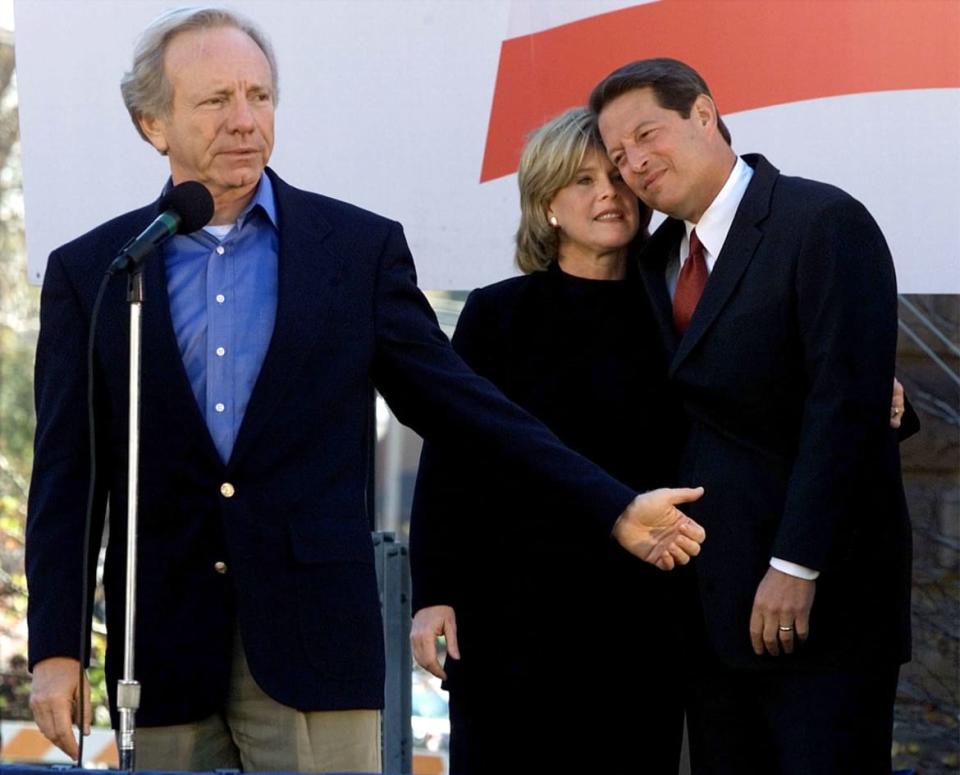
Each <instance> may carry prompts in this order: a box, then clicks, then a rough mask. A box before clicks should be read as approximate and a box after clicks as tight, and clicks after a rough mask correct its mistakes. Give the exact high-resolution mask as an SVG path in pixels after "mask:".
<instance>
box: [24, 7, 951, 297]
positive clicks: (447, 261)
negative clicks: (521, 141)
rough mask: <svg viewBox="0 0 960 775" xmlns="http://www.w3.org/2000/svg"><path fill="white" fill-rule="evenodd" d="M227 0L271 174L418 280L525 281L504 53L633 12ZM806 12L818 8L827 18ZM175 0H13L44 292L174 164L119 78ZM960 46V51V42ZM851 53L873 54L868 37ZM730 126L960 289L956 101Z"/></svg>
mask: <svg viewBox="0 0 960 775" xmlns="http://www.w3.org/2000/svg"><path fill="white" fill-rule="evenodd" d="M837 1H838V2H842V1H844V0H837ZM231 5H232V7H235V8H236V9H238V10H240V11H243V12H245V13H247V14H248V15H250V16H251V17H253V18H254V19H255V20H256V21H258V22H259V23H260V24H261V25H262V26H263V27H264V29H265V30H266V31H267V33H268V34H269V35H270V37H271V39H272V40H273V43H274V45H275V47H276V49H277V55H278V59H279V69H280V89H281V96H280V105H279V109H278V112H277V144H276V149H275V152H274V156H273V159H272V161H271V166H273V167H274V168H275V169H276V170H277V171H278V172H279V173H280V175H282V176H283V177H284V178H285V179H286V180H288V181H289V182H291V183H293V184H294V185H298V186H300V187H303V188H307V189H311V190H315V191H319V192H321V193H325V194H328V195H330V196H334V197H338V198H342V199H346V200H348V201H351V202H354V203H355V204H358V205H360V206H363V207H366V208H369V209H371V210H375V211H377V212H380V213H382V214H384V215H387V216H389V217H391V218H395V219H397V220H399V221H401V222H402V223H403V224H404V226H405V228H406V231H407V236H408V239H409V241H410V244H411V248H412V249H413V253H414V257H415V258H416V261H417V266H418V270H419V275H420V284H421V286H422V287H424V288H433V289H441V288H446V289H455V288H473V287H475V286H478V285H482V284H486V283H489V282H492V281H494V280H496V279H500V278H502V277H504V276H507V275H509V274H512V273H514V272H515V271H516V270H515V269H514V268H513V265H512V235H513V232H514V230H515V228H516V223H517V217H518V207H517V195H516V179H515V176H514V175H512V174H511V175H507V176H504V177H499V178H496V179H493V180H489V181H487V182H483V183H481V182H480V169H481V165H482V162H483V155H484V147H485V143H486V138H487V128H488V123H489V121H490V117H491V105H492V101H493V96H494V88H495V82H496V77H497V68H498V63H499V60H500V47H501V44H502V43H503V41H504V40H507V39H510V38H515V37H517V36H520V35H525V34H528V33H532V32H537V31H540V30H545V29H549V28H552V27H555V26H557V25H561V24H565V23H568V22H575V21H578V20H580V19H583V18H586V17H591V16H595V15H597V14H600V13H603V12H606V11H611V10H615V9H619V8H624V7H627V6H633V5H637V3H636V2H625V1H623V0H621V1H619V2H618V1H617V0H555V1H551V0H472V1H467V0H462V1H458V0H238V1H237V2H233V3H231ZM809 5H810V7H811V13H814V12H815V11H814V10H813V9H816V8H820V9H823V8H825V7H826V8H829V7H830V4H813V3H811V4H809ZM170 6H171V3H170V2H167V1H165V0H138V1H137V2H133V1H132V0H126V1H124V0H17V2H16V6H15V20H16V43H17V78H18V88H19V95H20V123H21V132H22V150H23V168H24V195H25V210H26V228H27V247H28V257H29V275H30V279H31V281H32V282H39V281H40V279H41V278H42V273H43V266H44V264H45V261H46V256H47V255H48V253H49V252H50V250H51V249H53V248H54V247H56V246H57V245H59V244H61V243H63V242H65V241H67V240H69V239H71V238H73V237H75V236H77V235H79V234H80V233H82V232H84V231H86V230H88V229H90V228H92V227H93V226H95V225H97V224H98V223H100V222H102V221H104V220H106V219H108V218H110V217H112V216H114V215H117V214H119V213H121V212H124V211H126V210H129V209H132V208H134V207H138V206H140V205H142V204H145V203H147V202H149V201H150V200H152V199H153V198H155V197H156V196H157V194H158V193H159V190H160V188H161V186H162V185H163V182H164V180H165V176H166V172H167V169H166V163H165V160H164V159H163V158H161V157H160V156H159V155H157V154H156V153H155V152H154V151H153V149H152V148H150V147H149V146H147V145H146V143H144V142H143V141H142V140H140V138H139V136H138V135H137V134H136V132H135V130H134V128H133V126H132V125H131V123H130V120H129V118H128V116H127V114H126V111H125V109H124V107H123V104H122V101H121V99H120V93H119V86H118V84H119V79H120V76H121V74H122V73H123V72H124V70H126V69H127V68H128V67H129V64H130V59H131V54H132V47H133V41H134V39H135V38H136V36H137V34H138V33H139V31H140V30H141V29H142V28H143V27H144V26H145V25H146V23H147V22H148V21H149V20H150V19H152V18H153V17H154V16H156V15H157V14H158V13H159V12H160V11H162V10H165V9H166V8H168V7H170ZM957 38H958V41H957V44H958V47H960V32H958V34H957ZM850 45H851V46H857V45H863V46H869V45H872V43H871V41H870V40H862V41H860V40H857V39H856V38H855V37H853V38H851V39H850ZM577 55H578V52H577V51H571V52H570V56H577ZM641 55H643V56H646V55H648V54H647V53H643V54H638V56H641ZM704 75H705V76H706V78H707V80H708V81H709V80H710V73H709V72H705V73H704ZM583 97H584V98H585V97H586V94H584V95H583ZM720 109H721V112H723V110H724V106H723V104H722V102H721V104H720ZM726 120H727V122H728V124H729V126H730V128H731V130H732V132H733V135H734V147H735V148H736V150H737V151H738V152H740V153H746V152H750V151H758V152H762V153H764V154H765V155H766V156H767V157H768V158H769V159H770V160H771V161H772V162H773V163H774V164H775V165H776V166H778V167H779V168H780V169H781V170H782V171H783V172H785V173H789V174H798V175H803V176H806V177H812V178H816V179H820V180H825V181H828V182H831V183H835V184H836V185H839V186H841V187H842V188H845V189H846V190H848V191H850V192H851V193H852V194H853V195H854V196H856V197H857V198H859V199H861V200H862V201H863V202H864V203H865V204H866V205H867V207H868V208H869V209H870V210H871V212H872V213H873V214H874V216H875V217H876V218H877V220H878V221H879V223H880V225H881V227H882V228H883V231H884V233H885V234H886V236H887V239H888V241H889V242H890V244H891V248H892V250H893V253H894V256H895V260H896V263H897V275H898V279H899V285H900V291H901V292H902V293H960V185H958V183H957V181H960V143H958V137H960V89H957V88H927V89H916V90H897V91H885V92H875V91H874V92H868V93H859V94H852V95H846V96H834V97H828V98H822V99H813V100H806V101H803V102H794V103H788V104H782V105H777V106H774V107H768V108H763V109H757V110H749V111H744V112H740V113H733V114H727V115H726Z"/></svg>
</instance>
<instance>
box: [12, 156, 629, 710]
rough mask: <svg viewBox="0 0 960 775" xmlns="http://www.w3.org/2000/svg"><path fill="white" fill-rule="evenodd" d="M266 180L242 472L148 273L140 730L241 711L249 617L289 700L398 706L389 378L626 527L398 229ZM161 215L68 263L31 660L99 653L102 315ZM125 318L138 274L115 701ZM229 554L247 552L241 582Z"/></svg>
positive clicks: (51, 282)
mask: <svg viewBox="0 0 960 775" xmlns="http://www.w3.org/2000/svg"><path fill="white" fill-rule="evenodd" d="M268 174H270V175H271V180H272V181H273V184H274V189H275V193H276V200H277V208H278V219H279V233H280V255H279V296H278V306H277V318H276V325H275V328H274V333H273V338H272V340H271V343H270V347H269V350H268V352H267V355H266V358H265V360H264V363H263V366H262V369H261V371H260V374H259V376H258V379H257V382H256V385H255V387H254V389H253V393H252V395H251V398H250V403H249V406H248V409H247V411H246V414H245V416H244V418H243V422H242V425H241V427H240V430H239V433H238V437H237V440H236V444H235V447H234V450H233V453H232V456H231V458H230V460H229V461H228V462H227V463H226V464H224V463H223V462H222V461H221V460H220V459H219V457H218V455H217V452H216V449H215V447H214V445H213V442H212V440H211V438H210V435H209V433H208V431H207V427H206V424H205V422H204V420H203V417H202V415H201V413H200V410H199V408H198V406H197V404H196V401H195V399H194V396H193V394H192V392H191V389H190V385H189V381H188V379H187V376H186V372H185V370H184V367H183V362H182V359H181V356H180V352H179V350H178V345H177V340H176V337H175V334H174V331H173V328H172V325H171V320H170V311H169V302H168V298H167V289H166V283H165V270H164V266H163V261H162V258H161V257H160V256H159V255H155V256H152V257H151V258H148V260H147V262H146V267H145V270H144V274H145V288H146V290H145V296H146V302H145V307H144V313H143V331H144V333H143V374H142V394H143V412H142V414H143V419H142V448H141V466H140V468H141V488H140V541H139V551H138V557H139V567H140V586H139V595H138V601H137V602H138V606H139V610H138V621H137V624H138V627H137V634H136V644H137V653H136V674H137V678H138V679H139V680H140V681H141V683H142V686H143V689H142V702H141V708H140V711H139V713H138V717H137V718H138V723H140V724H142V725H159V724H176V723H182V722H187V721H190V720H195V719H199V718H203V717H205V716H207V715H209V714H211V713H213V712H215V711H216V710H217V709H218V708H219V707H220V705H221V703H222V700H223V698H224V696H225V690H226V686H227V681H228V676H229V669H230V654H231V646H232V641H233V638H234V634H235V628H236V626H237V622H239V628H240V632H241V633H242V638H243V643H244V647H245V651H246V655H247V660H248V662H249V665H250V669H251V671H252V673H253V675H254V677H255V678H256V680H257V682H258V683H259V684H260V686H261V687H262V688H263V689H264V690H265V691H266V692H267V693H268V694H269V695H271V696H272V697H274V698H275V699H277V700H279V701H280V702H282V703H284V704H286V705H289V706H292V707H295V708H298V709H301V710H334V709H343V708H379V707H381V706H382V703H383V673H384V665H383V643H382V626H381V620H380V612H379V602H378V598H377V586H376V577H375V571H374V566H373V552H372V545H371V541H370V535H369V528H368V526H369V517H368V514H367V512H366V503H367V497H366V487H367V481H368V476H367V471H368V466H369V465H370V461H371V459H372V451H371V450H370V449H369V439H370V433H369V430H370V429H369V427H368V423H369V412H368V407H369V401H370V399H371V396H372V390H373V388H374V387H376V388H377V389H378V390H379V391H380V392H381V393H382V394H383V396H384V397H385V398H386V399H387V401H388V402H389V403H390V405H391V406H392V408H393V409H394V411H395V412H396V414H397V416H398V417H399V418H400V420H401V421H402V422H404V423H405V424H407V425H410V426H411V427H413V428H414V429H415V430H417V431H418V432H419V433H421V434H422V435H424V436H425V437H427V438H430V439H433V440H435V441H438V442H441V443H443V442H451V441H454V440H455V439H457V438H464V437H468V438H471V439H473V440H474V443H475V444H476V445H477V448H478V449H481V450H485V451H487V452H488V453H489V454H491V455H494V456H497V457H500V458H503V459H506V460H509V461H511V463H512V464H513V465H514V466H515V467H516V468H517V469H518V470H520V471H521V472H525V473H526V474H527V475H528V476H529V479H530V481H531V482H539V483H542V484H543V486H544V488H545V489H549V490H550V491H551V492H560V493H565V494H566V495H567V496H568V497H569V499H570V502H572V503H576V504H578V508H580V510H581V511H582V512H583V513H584V514H585V515H586V518H588V519H593V520H595V521H596V523H597V524H598V525H602V526H604V527H605V528H606V529H609V528H611V527H612V525H613V522H614V521H615V520H616V518H617V516H618V515H619V514H620V513H621V512H622V510H623V509H624V508H625V506H626V505H627V503H628V502H629V501H630V500H631V498H632V497H633V494H634V493H633V491H632V490H630V489H629V488H627V487H625V486H623V485H621V484H620V483H619V482H617V481H616V480H614V479H612V478H611V477H610V476H608V475H607V474H605V473H604V472H603V471H601V470H600V469H599V468H597V467H596V466H594V465H593V464H591V463H589V462H588V461H586V460H585V459H584V458H582V457H580V456H578V455H575V454H574V453H572V452H569V451H568V450H567V449H566V448H565V447H564V446H563V445H562V444H561V443H560V442H559V440H557V439H556V437H554V436H553V435H552V434H550V433H549V432H548V431H547V430H546V429H544V428H543V427H542V426H541V425H540V424H539V423H537V422H536V421H535V420H533V418H532V417H530V416H529V415H528V414H526V413H525V412H524V411H522V410H520V409H518V408H517V407H515V406H514V405H513V404H511V403H509V402H508V401H507V400H506V399H505V398H503V397H502V395H501V394H500V393H499V392H498V391H497V390H496V389H495V388H493V386H492V385H491V384H490V383H489V382H487V381H486V380H483V379H481V378H480V377H477V376H475V375H474V374H473V373H472V372H471V371H469V369H467V367H466V366H465V365H464V364H463V362H462V361H461V360H460V359H459V357H458V356H457V355H456V354H455V353H454V352H453V350H452V349H451V347H450V344H449V342H448V340H447V338H446V336H445V335H444V334H443V333H442V331H441V330H440V328H439V327H438V325H437V323H436V318H435V317H434V315H433V313H432V311H431V309H430V307H429V305H428V303H427V301H426V299H425V298H424V297H423V296H422V294H421V293H420V292H419V291H418V290H417V287H416V276H415V272H414V267H413V261H412V259H411V256H410V253H409V250H408V248H407V245H406V242H405V240H404V237H403V232H402V229H401V227H400V225H399V224H397V223H395V222H392V221H389V220H387V219H385V218H382V217H379V216H377V215H374V214H372V213H369V212H365V211H363V210H360V209H358V208H356V207H353V206H351V205H348V204H344V203H342V202H338V201H335V200H333V199H329V198H326V197H323V196H319V195H316V194H312V193H308V192H305V191H300V190H297V189H295V188H293V187H291V186H289V185H287V184H285V183H284V182H283V181H282V180H280V179H279V178H277V176H276V175H275V174H274V173H272V172H271V171H269V170H268ZM156 214H157V206H156V203H154V204H152V205H150V206H148V207H144V208H142V209H139V210H135V211H133V212H130V213H127V214H125V215H122V216H120V217H118V218H116V219H114V220H112V221H109V222H108V223H106V224H104V225H102V226H100V227H99V228H97V229H95V230H93V231H92V232H90V233H88V234H86V235H84V236H83V237H80V238H79V239H77V240H75V241H73V242H71V243H69V244H67V245H65V246H63V247H61V248H59V249H58V250H56V251H54V252H53V254H52V255H51V256H50V260H49V263H48V265H47V271H46V276H45V279H44V287H43V294H42V303H41V330H40V339H39V343H38V348H37V363H36V403H37V435H36V445H35V447H36V449H35V462H34V473H33V481H32V487H31V492H30V504H29V517H28V523H27V558H26V564H27V574H28V583H29V588H30V602H29V611H28V616H29V626H30V661H31V665H32V664H35V663H36V662H38V661H40V660H42V659H45V658H47V657H51V656H58V655H60V656H76V655H77V653H78V644H79V641H80V637H79V631H80V624H79V603H80V592H79V586H80V585H79V579H80V554H81V552H80V547H81V544H82V535H83V532H82V523H83V513H84V503H85V500H86V492H87V475H88V462H89V455H88V451H87V448H88V434H87V428H86V414H85V410H84V407H85V401H86V394H87V390H86V368H85V360H84V359H85V356H84V353H85V349H86V338H87V330H88V326H89V322H90V317H91V307H92V305H93V301H94V296H95V292H96V289H97V287H98V284H99V282H100V278H101V277H102V275H103V273H104V271H105V269H106V268H107V266H108V264H109V262H110V261H111V259H112V258H113V257H114V256H115V255H116V254H117V252H118V250H119V249H120V248H121V246H122V245H123V244H124V243H125V241H126V240H127V239H128V238H129V237H130V236H131V235H134V234H137V233H138V232H139V231H140V230H141V229H142V228H143V227H145V226H146V224H147V223H149V222H150V221H151V220H152V219H153V218H154V217H155V216H156ZM127 315H128V313H127V305H126V302H125V282H124V281H123V279H121V278H116V279H115V280H113V281H112V282H111V284H110V286H109V289H108V293H107V294H106V297H105V299H104V302H103V308H102V313H101V318H100V322H99V325H98V329H97V334H96V345H95V346H96V352H95V374H94V377H95V382H96V388H95V394H94V396H95V402H96V430H97V443H98V456H97V465H98V487H97V493H96V508H95V510H94V511H95V524H94V526H93V535H94V536H95V538H94V539H93V541H92V544H93V545H94V546H98V545H99V540H100V539H99V536H100V533H101V526H102V523H103V519H104V508H105V504H106V503H107V501H108V499H109V505H110V514H111V519H110V528H109V542H108V548H107V558H106V570H105V584H106V594H107V621H108V628H109V630H110V633H111V638H112V639H111V643H112V646H111V647H110V648H109V649H108V655H107V675H108V681H109V687H110V690H111V692H113V691H114V688H115V681H116V678H117V676H118V674H119V672H120V669H121V666H122V654H121V651H122V643H123V641H122V637H121V633H122V624H123V602H122V601H123V574H124V564H125V563H124V544H125V525H124V522H125V519H124V516H125V513H126V506H125V504H126V482H125V479H126V443H127V442H126V436H127V420H126V417H127V393H128V388H127V384H128V378H127V372H128V367H127V347H128V335H127V330H128V324H127ZM225 483H229V484H230V485H231V486H232V488H233V489H232V491H231V490H230V489H229V488H222V485H223V484H225ZM449 518H450V519H456V518H457V514H450V515H449ZM215 563H226V572H225V573H221V572H218V571H217V570H216V568H215Z"/></svg>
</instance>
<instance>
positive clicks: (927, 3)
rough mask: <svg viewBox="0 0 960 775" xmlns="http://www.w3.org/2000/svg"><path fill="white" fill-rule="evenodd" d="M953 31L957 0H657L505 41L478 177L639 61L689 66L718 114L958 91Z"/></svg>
mask: <svg viewBox="0 0 960 775" xmlns="http://www.w3.org/2000/svg"><path fill="white" fill-rule="evenodd" d="M958 29H960V3H958V2H954V0H885V2H876V0H843V1H842V2H839V1H838V2H830V3H827V2H824V3H810V2H802V1H800V0H780V2H770V0H724V1H723V2H717V0H660V1H659V2H654V3H648V4H645V5H638V6H634V7H631V8H625V9H623V10H620V11H612V12H610V13H606V14H602V15H600V16H593V17H590V18H587V19H583V20H581V21H577V22H573V23H571V24H564V25H562V26H560V27H554V28H552V29H549V30H545V31H543V32H537V33H534V34H532V35H524V36H523V37H519V38H512V39H510V40H505V41H504V42H503V45H502V46H501V49H500V65H499V69H498V71H497V82H496V87H495V91H494V97H493V106H492V108H491V110H490V125H489V127H488V129H487V144H486V148H485V150H484V156H483V168H482V170H481V173H480V182H481V183H482V182H485V181H487V180H492V179H494V178H499V177H502V176H504V175H509V174H511V173H512V172H515V171H516V169H517V164H518V162H519V160H520V151H521V150H522V148H523V144H524V142H525V139H526V136H527V135H528V134H529V133H530V132H531V131H532V130H533V129H535V128H536V127H538V126H540V125H541V124H542V123H543V122H544V121H546V120H547V119H549V118H551V117H552V116H555V115H557V114H558V113H560V112H562V111H563V110H564V109H566V108H570V107H573V106H576V105H583V104H584V103H585V102H586V99H587V97H588V96H589V94H590V90H591V89H592V88H593V86H594V85H595V84H596V83H597V82H599V81H600V79H601V78H603V77H604V76H606V75H607V74H608V73H610V72H611V71H612V70H614V69H616V68H617V67H619V66H620V65H623V64H626V63H627V62H630V61H633V60H636V59H645V58H647V57H659V56H668V57H673V58H675V59H681V60H683V61H684V62H687V63H689V64H690V65H692V66H693V67H694V68H695V69H696V70H697V71H699V72H700V74H701V75H703V77H704V78H705V79H706V80H707V83H709V84H710V89H711V90H712V92H713V95H714V97H715V98H716V101H717V105H718V106H719V108H720V112H721V114H723V115H726V114H730V113H738V112H740V111H743V110H752V109H755V108H764V107H768V106H770V105H780V104H783V103H788V102H798V101H800V100H809V99H816V98H819V97H833V96H837V95H841V94H857V93H860V92H877V91H897V90H903V89H932V88H953V87H957V86H960V45H958V39H957V30H958Z"/></svg>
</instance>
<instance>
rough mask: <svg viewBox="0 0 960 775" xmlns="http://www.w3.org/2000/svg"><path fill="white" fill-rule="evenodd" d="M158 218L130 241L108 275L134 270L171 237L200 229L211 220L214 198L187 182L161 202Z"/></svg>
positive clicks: (195, 183)
mask: <svg viewBox="0 0 960 775" xmlns="http://www.w3.org/2000/svg"><path fill="white" fill-rule="evenodd" d="M158 206H159V209H160V215H158V216H157V217H156V218H155V219H154V220H153V223H151V224H150V225H149V226H147V228H146V229H144V230H143V231H142V232H140V234H139V235H137V236H136V237H134V238H133V239H132V240H130V241H129V242H128V243H127V244H126V245H124V246H123V248H122V249H121V250H120V254H119V255H118V256H117V257H116V258H115V259H114V260H113V263H112V264H110V268H109V269H108V270H107V273H108V274H111V275H113V274H116V273H117V272H122V271H124V270H125V269H127V270H134V269H136V268H137V267H139V266H140V264H142V263H143V260H144V259H145V258H146V257H147V256H148V255H149V254H150V252H151V251H152V250H154V249H155V248H157V247H159V246H160V245H161V244H163V243H164V242H166V241H167V240H168V239H170V237H172V236H173V235H174V234H189V233H190V232H193V231H196V230H197V229H202V228H203V227H204V226H206V225H207V223H209V221H210V219H211V218H212V217H213V197H212V196H211V195H210V192H209V191H208V190H207V187H206V186H205V185H203V183H198V182H197V181H196V180H186V181H184V182H183V183H179V184H178V185H176V186H174V187H173V188H171V189H170V190H169V191H168V192H167V193H166V194H164V195H163V196H162V197H161V198H160V202H159V204H158Z"/></svg>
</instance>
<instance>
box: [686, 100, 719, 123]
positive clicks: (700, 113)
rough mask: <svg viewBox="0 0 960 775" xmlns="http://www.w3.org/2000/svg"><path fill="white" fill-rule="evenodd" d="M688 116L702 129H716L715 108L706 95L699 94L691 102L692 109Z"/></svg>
mask: <svg viewBox="0 0 960 775" xmlns="http://www.w3.org/2000/svg"><path fill="white" fill-rule="evenodd" d="M690 114H691V115H692V116H693V117H694V118H695V119H696V121H697V123H698V124H699V125H700V126H701V127H703V128H704V129H707V128H709V127H712V128H713V129H716V128H717V125H718V119H717V106H716V105H715V104H714V103H713V100H712V99H710V97H709V96H708V95H706V94H701V95H699V96H698V97H697V98H696V99H695V100H694V101H693V107H692V108H691V110H690Z"/></svg>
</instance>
